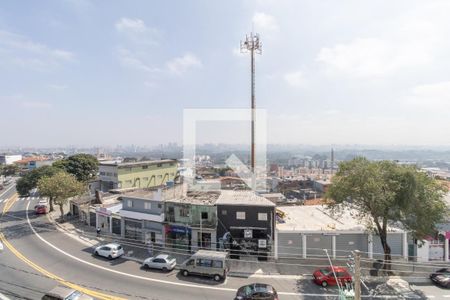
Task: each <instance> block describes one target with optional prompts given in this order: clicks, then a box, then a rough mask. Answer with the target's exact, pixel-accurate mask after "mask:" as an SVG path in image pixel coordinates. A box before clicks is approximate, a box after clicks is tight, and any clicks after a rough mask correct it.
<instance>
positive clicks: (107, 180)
mask: <svg viewBox="0 0 450 300" xmlns="http://www.w3.org/2000/svg"><path fill="white" fill-rule="evenodd" d="M176 174H177V161H176V160H173V159H165V160H154V161H139V162H130V163H117V162H103V163H102V162H101V163H100V164H99V179H100V190H101V191H103V192H107V191H109V190H111V189H125V188H149V187H155V186H160V185H164V184H166V182H168V181H173V180H174V179H175V176H176Z"/></svg>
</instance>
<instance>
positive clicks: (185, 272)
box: [181, 270, 189, 277]
mask: <svg viewBox="0 0 450 300" xmlns="http://www.w3.org/2000/svg"><path fill="white" fill-rule="evenodd" d="M181 274H182V275H183V276H184V277H187V276H189V272H188V271H187V270H183V271H181Z"/></svg>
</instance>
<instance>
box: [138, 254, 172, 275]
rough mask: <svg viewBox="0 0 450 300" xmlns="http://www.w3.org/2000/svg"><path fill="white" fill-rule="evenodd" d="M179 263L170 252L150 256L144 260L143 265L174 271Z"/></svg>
mask: <svg viewBox="0 0 450 300" xmlns="http://www.w3.org/2000/svg"><path fill="white" fill-rule="evenodd" d="M176 265H177V260H176V258H175V257H173V256H170V255H168V254H159V255H157V256H155V257H149V258H147V259H146V260H144V263H143V264H142V266H143V267H145V268H149V269H160V270H163V271H172V270H173V269H174V268H175V266H176Z"/></svg>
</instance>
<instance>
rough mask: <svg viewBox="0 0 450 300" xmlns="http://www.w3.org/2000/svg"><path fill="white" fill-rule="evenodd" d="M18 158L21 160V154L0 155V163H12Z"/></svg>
mask: <svg viewBox="0 0 450 300" xmlns="http://www.w3.org/2000/svg"><path fill="white" fill-rule="evenodd" d="M19 160H22V155H6V154H5V155H0V165H12V164H13V163H15V162H16V161H19Z"/></svg>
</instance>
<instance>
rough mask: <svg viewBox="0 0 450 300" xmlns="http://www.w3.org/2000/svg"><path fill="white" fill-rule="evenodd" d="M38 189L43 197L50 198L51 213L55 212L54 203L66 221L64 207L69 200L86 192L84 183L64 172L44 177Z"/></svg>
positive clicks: (39, 182)
mask: <svg viewBox="0 0 450 300" xmlns="http://www.w3.org/2000/svg"><path fill="white" fill-rule="evenodd" d="M38 188H39V193H40V194H41V195H42V196H45V197H48V198H49V203H50V211H53V203H54V204H56V205H58V206H59V211H60V212H61V219H64V205H65V204H66V203H67V201H68V199H69V198H70V197H74V196H77V195H80V194H82V193H83V192H84V191H85V185H84V184H83V183H81V182H79V181H78V180H77V179H76V178H75V177H74V176H73V175H71V174H68V173H67V172H64V171H60V172H58V173H56V174H54V175H52V176H45V177H42V178H41V179H39V181H38Z"/></svg>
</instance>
